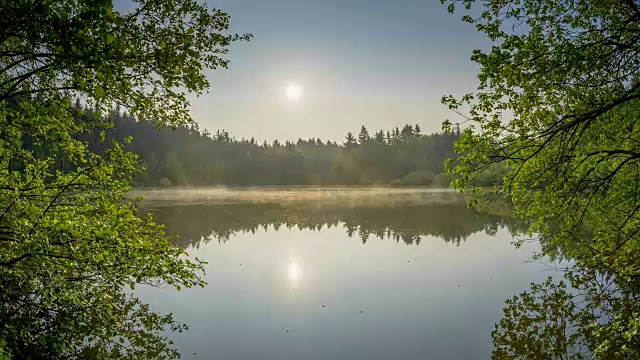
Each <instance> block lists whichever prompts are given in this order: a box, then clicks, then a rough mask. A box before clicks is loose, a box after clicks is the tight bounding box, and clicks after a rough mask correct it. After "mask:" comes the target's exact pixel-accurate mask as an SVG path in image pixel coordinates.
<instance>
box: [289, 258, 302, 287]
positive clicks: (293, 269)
mask: <svg viewBox="0 0 640 360" xmlns="http://www.w3.org/2000/svg"><path fill="white" fill-rule="evenodd" d="M287 273H288V274H287V275H288V277H289V281H291V285H292V286H293V287H294V288H295V287H298V282H299V281H300V276H301V275H302V271H301V269H300V266H299V265H298V263H297V262H295V261H294V262H292V263H291V264H289V269H288V271H287Z"/></svg>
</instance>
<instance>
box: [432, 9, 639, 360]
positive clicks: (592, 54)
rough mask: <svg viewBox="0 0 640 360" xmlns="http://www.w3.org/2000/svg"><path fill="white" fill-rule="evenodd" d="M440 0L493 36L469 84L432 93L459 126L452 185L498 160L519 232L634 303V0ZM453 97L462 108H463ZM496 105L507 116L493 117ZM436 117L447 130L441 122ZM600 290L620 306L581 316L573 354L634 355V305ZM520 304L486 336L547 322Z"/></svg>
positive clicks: (512, 350) (477, 57) (477, 56)
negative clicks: (583, 322) (581, 343)
mask: <svg viewBox="0 0 640 360" xmlns="http://www.w3.org/2000/svg"><path fill="white" fill-rule="evenodd" d="M443 2H446V3H448V5H449V9H450V11H454V10H455V9H456V7H457V6H458V5H463V6H462V7H463V8H465V9H467V10H468V11H471V10H470V9H471V8H473V10H474V11H473V14H471V13H469V12H468V13H466V14H465V15H464V17H463V19H464V21H467V22H470V23H472V24H474V25H475V26H476V27H477V29H478V30H479V31H480V32H483V33H484V34H485V35H486V36H487V37H488V38H489V39H490V40H492V41H494V46H493V47H492V48H491V50H489V51H488V52H484V51H481V50H476V51H474V53H473V56H472V59H473V60H474V61H475V62H477V63H478V64H479V65H480V75H479V79H480V85H479V88H478V91H477V93H474V94H468V95H465V96H463V97H462V98H460V99H456V98H454V97H451V96H446V97H444V98H443V102H444V103H445V104H447V105H448V106H449V107H450V108H451V109H453V110H455V111H457V112H459V113H460V114H462V115H464V121H465V122H467V123H468V125H470V126H469V127H468V128H466V129H465V130H464V131H463V133H462V135H461V137H460V139H459V140H458V142H457V143H456V149H457V151H458V152H459V153H460V154H461V155H462V156H461V157H460V158H459V159H458V161H457V162H456V165H455V167H454V168H453V171H454V172H455V173H456V174H458V176H459V178H458V179H457V180H456V182H455V185H456V187H457V188H458V189H460V190H467V189H469V188H470V187H471V183H472V182H473V180H474V178H475V177H476V176H478V174H481V173H482V171H483V170H485V169H488V168H489V167H491V166H498V167H501V168H502V169H504V183H503V184H499V185H498V186H497V188H496V190H495V193H496V194H499V195H506V196H507V197H508V198H509V199H510V201H511V202H512V204H513V209H514V214H515V215H516V216H517V217H521V218H525V219H527V220H529V221H530V224H531V226H530V228H529V233H531V234H538V235H539V236H540V238H541V243H542V250H543V255H549V256H551V257H554V256H559V255H562V256H563V257H569V258H571V259H572V260H573V261H572V264H573V265H574V269H573V270H574V271H576V272H580V271H581V270H580V269H586V270H585V271H584V272H585V273H596V274H598V273H600V274H607V277H608V279H609V280H610V282H611V287H612V288H615V289H616V291H615V292H616V293H619V294H620V293H622V294H624V293H627V292H630V293H631V294H632V295H633V296H632V298H635V300H634V302H636V303H637V298H638V296H639V295H638V294H639V292H640V291H639V290H638V289H640V283H639V281H640V258H639V257H638V254H639V250H640V235H639V234H640V217H638V210H639V209H640V150H639V148H638V144H639V143H640V121H638V119H640V81H638V79H640V56H638V52H639V51H640V37H639V36H638V34H640V2H639V1H638V0H621V1H601V0H582V1H564V0H549V1H515V0H511V1H510V0H507V1H503V0H500V1H498V0H490V1H484V2H482V4H480V2H479V1H478V2H476V1H473V0H443ZM476 5H478V6H479V7H478V8H477V7H476ZM480 7H481V8H480ZM476 11H480V12H479V14H480V16H476V15H477V14H478V13H476ZM463 108H468V109H470V110H469V111H468V113H466V114H463V113H462V109H463ZM505 110H509V111H510V112H511V113H512V114H511V116H510V117H512V118H513V120H511V121H507V119H505V118H504V117H503V115H505ZM445 128H447V129H449V130H453V129H454V128H453V126H452V124H451V123H450V122H447V123H445ZM472 193H473V192H472ZM474 194H481V193H478V192H477V191H476V192H475V193H474ZM482 196H483V197H484V196H486V193H485V194H482ZM476 200H477V198H475V199H472V202H471V204H472V205H473V204H475V201H476ZM601 295H602V296H600V299H607V300H602V301H605V302H611V303H615V302H618V301H621V304H623V305H625V304H626V305H628V306H626V305H625V306H621V307H617V309H618V310H619V311H617V312H616V313H614V314H613V315H612V316H608V317H602V318H599V319H597V320H594V321H591V322H590V324H588V326H589V332H590V333H591V334H592V335H593V337H592V338H591V342H590V343H589V344H587V345H588V346H589V347H588V349H587V350H588V351H587V353H586V354H583V356H587V357H594V358H618V359H623V358H626V359H631V358H639V357H640V338H639V336H640V335H639V334H640V332H639V331H638V329H639V328H640V326H639V324H640V313H639V312H638V311H637V309H634V306H633V305H635V304H631V303H629V302H626V303H625V300H622V299H618V298H617V296H616V295H615V293H614V294H601ZM530 305H535V304H530ZM532 309H535V308H532ZM533 311H535V310H533ZM521 314H523V315H524V316H523V317H520V318H518V319H515V320H514V321H509V324H510V327H505V328H500V329H498V330H499V331H496V333H495V334H494V340H496V339H497V340H501V341H504V340H509V339H511V340H514V341H516V340H517V336H511V335H512V334H513V333H509V331H514V327H515V329H521V330H523V331H525V332H526V331H527V329H532V328H537V329H540V330H539V331H536V332H535V334H537V335H538V336H544V335H545V334H548V333H549V331H548V330H546V328H545V326H546V325H545V326H543V325H542V324H539V323H537V322H532V321H531V320H532V318H531V317H529V316H527V312H526V311H525V312H522V313H521ZM512 320H513V319H512ZM520 321H521V322H520ZM536 321H537V320H536ZM521 326H524V328H522V327H521ZM559 331H566V332H567V333H571V331H572V330H570V329H567V328H562V329H560V330H559ZM529 344H530V342H529ZM557 344H559V345H562V344H563V343H562V342H558V343H557ZM500 346H501V348H500V350H501V355H500V357H499V358H525V357H532V358H533V357H536V355H535V354H519V353H518V351H520V350H526V349H528V348H522V347H521V346H522V344H520V343H506V344H505V343H501V344H500ZM565 347H566V346H565V345H562V346H561V349H557V350H558V351H565V350H566V349H562V348H565ZM529 349H530V350H532V351H533V350H535V349H534V348H529ZM546 350H547V351H545V352H546V353H554V352H555V348H554V349H546ZM558 357H559V358H560V357H562V356H560V355H558Z"/></svg>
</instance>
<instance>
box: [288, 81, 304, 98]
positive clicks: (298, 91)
mask: <svg viewBox="0 0 640 360" xmlns="http://www.w3.org/2000/svg"><path fill="white" fill-rule="evenodd" d="M303 91H304V88H303V87H302V86H300V85H298V84H289V86H287V91H286V95H287V98H288V99H289V100H298V99H300V98H301V97H302V93H303Z"/></svg>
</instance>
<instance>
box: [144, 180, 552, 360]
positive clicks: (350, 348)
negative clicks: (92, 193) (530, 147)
mask: <svg viewBox="0 0 640 360" xmlns="http://www.w3.org/2000/svg"><path fill="white" fill-rule="evenodd" d="M147 193H148V200H147V201H146V202H145V203H144V206H145V207H146V208H147V209H148V210H149V211H152V212H153V213H154V216H155V218H156V220H157V221H158V222H160V223H164V224H166V226H167V232H169V233H170V234H173V235H178V236H180V240H179V241H178V246H183V247H185V248H187V249H188V252H189V254H190V255H191V256H193V257H198V258H200V259H204V260H206V261H207V262H208V263H209V264H208V265H207V273H206V275H205V280H206V281H207V282H208V286H207V287H206V288H204V289H200V288H198V289H189V290H186V291H185V290H183V291H181V292H177V291H175V290H171V289H141V290H139V291H138V293H139V295H140V296H141V297H142V298H143V299H144V300H145V301H147V302H148V303H150V304H151V305H152V307H153V308H154V309H155V310H156V311H159V312H172V313H173V314H174V315H175V317H176V318H177V319H178V320H179V321H181V322H185V323H188V324H189V325H190V331H188V332H187V333H184V334H174V335H171V337H172V339H173V340H174V341H175V344H176V346H177V347H178V348H179V349H180V350H181V352H182V353H183V358H187V359H191V358H196V359H323V360H326V359H486V358H489V357H490V355H491V337H490V332H491V330H492V329H493V326H494V323H495V322H496V321H498V320H499V319H500V317H501V315H502V307H503V303H504V300H505V299H507V298H509V297H511V296H513V295H514V294H516V293H519V292H521V291H524V290H526V289H528V287H529V284H530V283H531V282H532V281H541V280H543V279H545V278H546V277H547V276H549V275H550V273H549V270H548V269H549V268H548V266H547V265H546V264H544V263H540V262H529V261H527V260H528V259H529V258H530V256H531V255H532V254H533V252H534V251H535V250H536V246H535V244H529V245H525V246H524V247H522V248H520V249H515V248H514V247H513V245H512V243H511V242H512V240H513V239H514V236H515V234H516V233H517V231H518V229H517V226H516V225H515V224H514V223H513V222H512V221H510V220H509V219H508V218H502V217H498V216H483V215H479V214H476V213H474V212H473V211H471V210H468V209H466V208H465V206H464V203H463V201H462V200H461V199H460V198H458V197H457V195H455V194H454V193H451V192H437V191H408V190H394V191H383V190H366V189H358V190H346V189H332V190H326V189H322V190H318V189H293V190H286V191H285V190H281V189H271V190H267V191H264V190H257V189H248V190H235V191H225V190H212V191H202V190H191V191H187V192H180V191H176V190H172V191H150V192H147ZM234 194H235V195H234Z"/></svg>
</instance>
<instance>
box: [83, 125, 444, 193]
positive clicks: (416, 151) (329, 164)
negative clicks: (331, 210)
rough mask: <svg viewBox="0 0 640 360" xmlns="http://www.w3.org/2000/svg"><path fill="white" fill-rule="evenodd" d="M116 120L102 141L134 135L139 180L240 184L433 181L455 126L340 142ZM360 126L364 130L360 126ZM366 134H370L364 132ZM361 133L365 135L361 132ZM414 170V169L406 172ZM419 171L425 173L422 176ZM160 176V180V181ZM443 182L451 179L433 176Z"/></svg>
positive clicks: (97, 143)
mask: <svg viewBox="0 0 640 360" xmlns="http://www.w3.org/2000/svg"><path fill="white" fill-rule="evenodd" d="M113 123H114V128H113V129H111V130H110V131H107V132H106V140H105V141H106V143H107V144H108V143H110V142H111V141H120V142H122V141H124V140H125V139H127V138H128V137H133V139H134V141H133V142H132V144H131V145H129V146H128V148H127V149H128V150H131V151H132V152H134V153H136V154H139V155H140V156H141V158H142V162H143V165H144V167H145V168H146V173H144V174H141V175H139V176H137V177H136V181H137V184H138V185H142V186H158V185H161V186H164V185H166V184H169V183H168V182H167V181H166V180H162V179H168V180H169V181H170V183H171V184H173V185H177V186H180V185H189V186H201V185H208V186H216V185H227V186H236V185H240V186H244V185H387V184H389V183H390V182H391V181H393V180H394V179H403V178H405V177H407V178H406V179H405V180H403V181H402V182H401V183H400V184H399V185H412V186H416V185H428V186H430V185H432V181H431V180H430V179H429V178H430V177H429V176H426V175H427V174H438V173H442V172H443V171H444V166H443V162H444V159H446V158H447V157H449V156H454V151H453V142H454V140H455V139H456V138H457V135H456V134H455V133H441V134H429V135H422V134H420V135H417V133H416V132H414V130H413V126H411V125H406V126H405V127H404V128H405V129H411V131H410V133H411V134H412V135H408V134H409V131H408V130H405V133H407V135H405V136H404V137H403V136H402V134H401V133H398V135H397V136H393V137H390V138H389V139H386V138H385V136H383V135H382V136H381V134H384V132H383V131H382V130H380V131H378V132H377V136H375V137H374V138H370V137H368V140H363V141H364V143H362V142H360V143H359V142H358V141H356V138H355V137H354V136H353V135H352V134H351V135H349V134H350V133H349V134H347V139H350V140H347V141H345V143H344V144H343V145H342V146H341V145H338V144H337V143H336V142H331V141H326V142H324V141H322V140H320V139H317V138H310V139H307V140H303V139H298V141H296V142H290V141H285V142H284V144H282V143H280V142H278V141H274V142H273V143H271V144H268V143H265V144H262V145H260V144H258V143H256V141H255V139H249V140H247V139H240V140H237V139H235V138H233V137H231V136H230V135H229V134H228V133H227V132H225V131H217V132H216V133H215V134H210V133H209V132H208V131H206V130H204V131H199V130H198V129H195V128H188V127H177V128H176V129H173V130H172V129H162V130H158V129H156V128H155V127H154V126H152V125H150V124H147V123H140V122H137V121H135V120H134V119H132V118H131V117H130V116H129V115H127V114H119V113H114V114H113ZM363 128H364V132H363V131H361V132H362V133H363V134H368V130H367V129H366V128H365V127H364V126H363ZM367 136H368V135H367ZM367 136H363V139H365V138H367ZM83 139H85V140H86V141H88V143H89V146H90V148H92V149H95V151H100V149H101V148H102V147H104V145H103V144H102V143H101V139H100V133H99V132H95V133H93V134H90V135H88V136H85V137H83ZM413 172H415V173H416V174H413V175H411V173H413ZM423 175H424V176H423ZM161 180H162V182H163V183H164V184H161V183H160V182H161ZM438 185H442V187H449V185H450V182H446V183H444V182H439V183H438Z"/></svg>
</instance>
